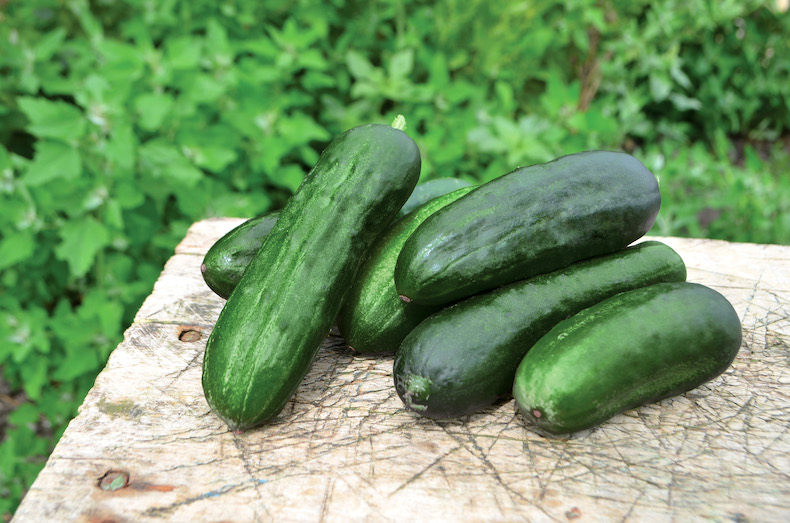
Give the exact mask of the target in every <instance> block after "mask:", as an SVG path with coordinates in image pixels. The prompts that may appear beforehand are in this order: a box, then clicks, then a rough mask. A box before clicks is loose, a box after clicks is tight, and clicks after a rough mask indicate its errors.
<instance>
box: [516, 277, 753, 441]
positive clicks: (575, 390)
mask: <svg viewBox="0 0 790 523" xmlns="http://www.w3.org/2000/svg"><path fill="white" fill-rule="evenodd" d="M740 346H741V324H740V320H739V319H738V314H737V313H736V312H735V310H734V309H733V307H732V305H731V304H730V302H729V301H727V299H726V298H725V297H724V296H722V295H721V294H719V293H718V292H716V291H715V290H713V289H711V288H708V287H705V286H703V285H700V284H696V283H661V284H657V285H652V286H650V287H645V288H642V289H636V290H633V291H629V292H625V293H622V294H618V295H616V296H613V297H612V298H609V299H607V300H604V301H602V302H601V303H598V304H596V305H594V306H592V307H590V308H587V309H585V310H583V311H581V312H579V313H578V314H576V315H574V316H572V317H571V318H569V319H567V320H565V321H563V322H561V323H559V324H558V325H557V326H556V327H554V328H553V329H552V330H551V331H550V332H549V333H548V334H546V336H544V337H543V338H541V340H540V341H538V343H536V344H535V346H534V347H532V350H530V351H529V352H528V353H527V355H526V356H525V357H524V359H523V361H522V362H521V364H520V365H519V367H518V371H517V373H516V378H515V381H514V383H513V396H514V397H515V399H516V402H517V404H518V407H519V410H520V411H521V413H522V415H523V417H524V418H525V419H526V421H527V422H528V423H529V424H530V425H532V426H533V427H534V428H536V429H537V431H539V432H545V433H549V434H565V433H572V432H577V431H580V430H583V429H589V428H592V427H595V426H597V425H600V424H601V423H603V422H605V421H606V420H608V419H610V418H612V417H613V416H615V415H616V414H618V413H620V412H623V411H625V410H629V409H633V408H636V407H639V406H640V405H645V404H648V403H654V402H656V401H659V400H661V399H664V398H667V397H670V396H676V395H678V394H682V393H683V392H686V391H688V390H691V389H693V388H695V387H698V386H700V385H702V384H703V383H705V382H707V381H710V380H712V379H713V378H715V377H716V376H718V375H719V374H721V373H722V372H724V371H725V370H726V369H727V368H728V367H729V366H730V364H731V363H732V361H733V360H734V359H735V356H736V354H737V353H738V350H739V348H740Z"/></svg>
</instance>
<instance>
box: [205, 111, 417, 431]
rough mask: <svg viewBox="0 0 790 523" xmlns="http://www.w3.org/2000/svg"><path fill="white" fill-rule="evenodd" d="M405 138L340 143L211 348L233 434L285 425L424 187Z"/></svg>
mask: <svg viewBox="0 0 790 523" xmlns="http://www.w3.org/2000/svg"><path fill="white" fill-rule="evenodd" d="M419 173H420V153H419V150H418V148H417V145H416V144H415V143H414V141H413V140H412V139H411V138H409V137H408V136H407V135H406V134H405V133H403V132H402V131H399V130H397V129H394V128H392V127H389V126H385V125H363V126H360V127H355V128H353V129H351V130H349V131H346V132H345V133H343V134H341V135H340V136H338V137H337V138H336V139H335V140H333V142H332V143H331V144H329V146H328V147H327V148H326V149H325V150H324V152H323V153H322V154H321V157H320V159H319V160H318V163H317V164H316V165H315V166H314V167H313V169H311V171H310V172H309V173H308V174H307V176H306V177H305V180H304V181H303V183H302V185H301V186H300V187H299V189H298V190H297V191H296V193H295V194H294V195H293V197H292V198H291V200H290V201H289V202H288V204H287V205H286V206H285V207H284V208H283V210H282V212H281V214H280V219H279V220H278V221H277V223H276V224H275V226H274V228H273V229H272V230H271V232H270V233H269V236H268V237H267V239H266V241H265V242H264V244H263V246H262V247H261V249H260V251H258V253H257V254H256V255H255V257H254V258H253V260H252V262H251V263H250V265H249V266H248V267H247V270H246V271H245V272H244V276H243V277H242V279H241V281H240V282H239V284H238V286H237V287H236V289H235V290H234V291H233V293H231V295H230V298H228V301H227V302H226V304H225V306H224V307H223V309H222V312H221V313H220V315H219V318H218V319H217V322H216V324H215V326H214V329H213V331H212V333H211V336H210V337H209V339H208V341H207V344H206V351H205V357H204V362H203V390H204V393H205V396H206V400H207V401H208V404H209V406H210V407H211V409H212V410H213V411H214V413H215V414H217V415H218V416H219V417H220V418H221V419H223V420H224V421H225V422H226V423H227V424H228V425H229V426H230V427H231V429H233V430H235V431H241V430H246V429H249V428H252V427H254V426H257V425H260V424H262V423H265V422H266V421H268V420H270V419H271V418H273V417H274V416H276V415H277V414H278V413H279V412H280V411H281V410H282V408H283V407H284V406H285V404H286V403H287V401H288V399H289V398H290V397H291V396H292V395H293V393H294V392H295V390H296V388H297V387H298V385H299V383H300V382H301V381H302V379H303V377H304V376H305V374H306V373H307V371H308V370H309V368H310V366H311V365H312V362H313V360H314V359H315V356H316V354H317V352H318V349H319V347H320V345H321V342H322V340H323V339H324V337H325V336H326V335H327V333H328V332H329V329H330V327H331V326H332V323H333V322H334V320H335V318H336V317H337V313H338V311H339V309H340V307H341V306H342V303H343V299H344V297H345V294H346V293H347V291H348V289H349V288H350V287H351V283H352V281H353V279H354V277H355V274H356V272H357V270H358V268H359V266H360V264H361V262H362V260H363V258H364V256H365V252H366V251H367V249H368V248H369V247H370V245H372V243H373V242H374V241H375V239H376V238H377V237H378V235H379V234H380V233H381V231H382V230H383V229H384V228H385V227H386V226H387V225H388V224H389V223H390V222H391V221H392V219H393V218H394V217H395V215H396V214H397V212H398V210H399V209H400V208H401V206H402V205H403V203H404V202H405V201H406V199H407V198H408V197H409V194H411V192H412V191H413V190H414V186H415V185H416V183H417V180H418V179H419Z"/></svg>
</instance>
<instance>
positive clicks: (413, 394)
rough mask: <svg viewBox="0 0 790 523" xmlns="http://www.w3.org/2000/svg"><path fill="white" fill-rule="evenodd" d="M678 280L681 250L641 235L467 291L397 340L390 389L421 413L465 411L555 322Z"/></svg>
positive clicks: (502, 392)
mask: <svg viewBox="0 0 790 523" xmlns="http://www.w3.org/2000/svg"><path fill="white" fill-rule="evenodd" d="M685 279H686V266H685V264H684V263H683V260H682V259H681V258H680V256H679V255H678V254H677V253H676V252H675V251H674V250H672V248H670V247H669V246H667V245H665V244H663V243H660V242H657V241H648V242H644V243H640V244H638V245H635V246H632V247H628V248H626V249H623V250H621V251H617V252H614V253H611V254H607V255H602V256H599V257H595V258H590V259H588V260H584V261H581V262H577V263H574V264H572V265H570V266H568V267H566V268H564V269H561V270H558V271H555V272H551V273H547V274H541V275H539V276H536V277H534V278H531V279H529V280H524V281H520V282H517V283H513V284H510V285H507V286H504V287H500V288H499V289H497V290H495V291H492V292H490V293H486V294H480V295H477V296H473V297H471V298H469V299H466V300H464V301H462V302H459V303H457V304H455V305H453V306H451V307H448V308H446V309H443V310H441V311H440V312H437V313H436V314H434V315H432V316H430V317H429V318H428V319H426V320H425V321H423V322H422V323H420V324H419V325H418V326H417V327H416V328H415V329H414V330H413V331H412V332H411V333H410V334H409V335H408V336H407V337H406V338H405V339H404V340H403V343H402V344H401V346H400V348H399V349H398V352H397V353H396V356H395V365H394V370H393V374H394V378H395V388H396V390H397V391H398V395H399V396H400V398H401V399H402V400H403V402H404V404H405V405H406V406H407V407H409V408H410V409H412V410H414V411H416V412H418V413H420V414H422V415H423V416H427V417H431V418H451V417H458V416H463V415H466V414H471V413H473V412H476V411H478V410H480V409H482V408H484V407H487V406H489V405H491V404H493V403H494V402H495V401H496V400H497V399H499V398H501V397H503V396H506V395H508V394H510V392H511V390H512V387H513V377H514V376H515V374H516V368H517V367H518V365H519V363H520V362H521V360H522V358H523V357H524V354H526V353H527V351H528V350H529V349H530V347H531V346H532V345H533V344H535V343H536V342H537V341H538V340H539V339H540V338H541V337H542V336H543V335H544V334H546V333H547V332H549V330H550V329H551V328H552V327H554V325H556V324H557V323H559V322H560V321H562V320H564V319H565V318H567V317H569V316H571V315H573V314H575V313H576V312H578V311H580V310H582V309H584V308H586V307H589V306H591V305H593V304H595V303H597V302H599V301H601V300H603V299H605V298H608V297H610V296H613V295H615V294H617V293H619V292H623V291H626V290H630V289H635V288H638V287H643V286H647V285H651V284H654V283H658V282H667V281H684V280H685Z"/></svg>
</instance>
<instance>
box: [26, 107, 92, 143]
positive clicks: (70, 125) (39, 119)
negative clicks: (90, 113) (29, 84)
mask: <svg viewBox="0 0 790 523" xmlns="http://www.w3.org/2000/svg"><path fill="white" fill-rule="evenodd" d="M18 102H19V108H20V109H21V110H22V112H23V113H25V116H27V118H28V119H29V120H30V125H29V126H28V130H29V131H30V132H31V133H33V134H34V135H36V136H38V137H39V138H57V139H60V140H64V141H71V140H78V139H79V138H81V137H82V135H83V134H85V118H84V116H83V114H82V111H80V110H79V108H77V107H76V106H74V105H71V104H67V103H66V102H60V101H57V102H53V101H50V100H46V99H43V98H31V97H24V98H19V99H18Z"/></svg>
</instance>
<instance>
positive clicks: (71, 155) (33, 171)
mask: <svg viewBox="0 0 790 523" xmlns="http://www.w3.org/2000/svg"><path fill="white" fill-rule="evenodd" d="M81 172H82V160H81V158H80V153H79V151H77V149H75V148H74V147H71V146H69V145H66V144H64V143H60V142H51V141H49V140H45V141H41V142H38V143H37V144H36V155H35V156H34V157H33V162H32V163H31V164H30V165H29V167H28V169H27V173H25V176H24V178H23V181H24V183H25V184H26V185H27V186H29V187H35V186H39V185H43V184H45V183H47V182H51V181H52V180H58V179H59V180H61V181H68V180H74V179H75V178H77V177H78V176H79V175H80V173H81Z"/></svg>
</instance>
